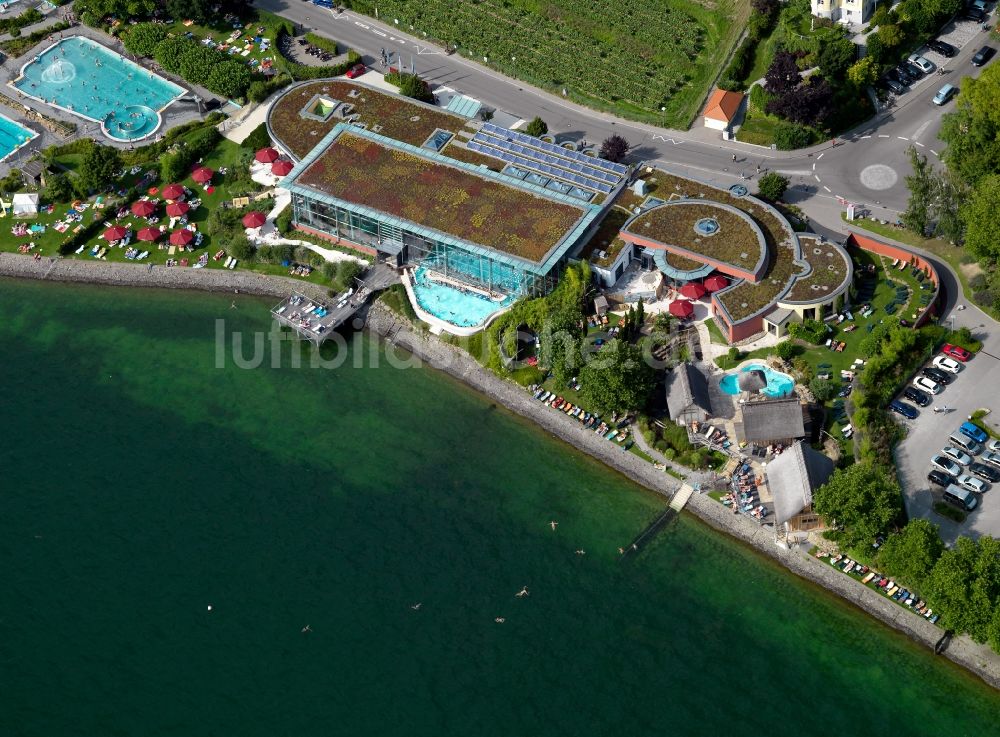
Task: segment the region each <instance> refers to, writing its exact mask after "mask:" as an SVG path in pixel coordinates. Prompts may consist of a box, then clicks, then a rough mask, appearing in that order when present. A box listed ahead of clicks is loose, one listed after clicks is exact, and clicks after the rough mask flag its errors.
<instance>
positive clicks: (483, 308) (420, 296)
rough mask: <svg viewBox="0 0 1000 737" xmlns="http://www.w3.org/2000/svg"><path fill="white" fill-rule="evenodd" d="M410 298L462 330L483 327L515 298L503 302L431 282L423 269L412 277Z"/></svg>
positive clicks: (511, 296)
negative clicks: (412, 296) (411, 296)
mask: <svg viewBox="0 0 1000 737" xmlns="http://www.w3.org/2000/svg"><path fill="white" fill-rule="evenodd" d="M413 294H414V296H415V297H416V298H417V302H418V303H420V306H421V307H422V308H423V309H424V310H426V311H427V312H429V313H431V314H432V315H434V316H435V317H437V318H440V319H441V320H444V321H445V322H449V323H451V324H452V325H456V326H457V327H461V328H470V327H474V326H476V325H482V324H483V323H484V322H486V319H487V318H488V317H489V316H490V315H492V314H493V313H494V312H496V311H497V310H502V309H503V308H505V307H507V306H509V305H510V304H511V303H512V302H513V301H514V300H515V297H514V295H509V296H508V297H507V298H506V299H504V301H502V302H495V301H494V300H492V299H487V298H486V297H484V296H482V295H479V294H476V293H475V292H471V291H470V292H467V291H464V290H461V289H456V288H454V287H450V286H448V285H446V284H441V283H440V282H436V281H433V280H431V279H430V278H429V275H428V271H427V269H425V268H424V267H423V266H421V267H420V268H418V269H417V270H416V271H415V272H414V273H413Z"/></svg>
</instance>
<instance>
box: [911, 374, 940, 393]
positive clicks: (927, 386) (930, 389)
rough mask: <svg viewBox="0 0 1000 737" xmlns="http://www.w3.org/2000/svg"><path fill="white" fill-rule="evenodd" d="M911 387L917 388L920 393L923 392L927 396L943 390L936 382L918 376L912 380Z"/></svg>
mask: <svg viewBox="0 0 1000 737" xmlns="http://www.w3.org/2000/svg"><path fill="white" fill-rule="evenodd" d="M913 386H915V387H917V389H920V390H921V391H925V392H927V393H928V394H940V393H941V390H942V389H944V387H943V386H941V385H940V384H938V383H937V382H936V381H932V380H931V379H928V378H927V377H926V376H918V377H917V378H915V379H914V380H913Z"/></svg>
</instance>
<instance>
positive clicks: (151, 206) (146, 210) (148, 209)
mask: <svg viewBox="0 0 1000 737" xmlns="http://www.w3.org/2000/svg"><path fill="white" fill-rule="evenodd" d="M154 212H156V203H155V202H153V201H152V200H139V201H138V202H133V203H132V214H133V215H135V216H136V217H140V218H148V217H149V216H150V215H152V214H153V213H154Z"/></svg>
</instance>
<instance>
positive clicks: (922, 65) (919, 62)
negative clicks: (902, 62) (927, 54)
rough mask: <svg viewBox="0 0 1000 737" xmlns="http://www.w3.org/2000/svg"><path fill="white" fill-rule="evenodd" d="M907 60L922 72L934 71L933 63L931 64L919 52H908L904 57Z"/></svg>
mask: <svg viewBox="0 0 1000 737" xmlns="http://www.w3.org/2000/svg"><path fill="white" fill-rule="evenodd" d="M906 60H907V61H908V62H910V63H911V64H913V65H914V66H915V67H917V68H918V69H920V71H922V72H923V73H924V74H930V73H931V72H933V71H934V65H933V64H931V63H930V62H929V61H927V59H925V58H924V57H922V56H921V55H920V54H910V56H909V57H908V58H907V59H906Z"/></svg>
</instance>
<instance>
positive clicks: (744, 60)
mask: <svg viewBox="0 0 1000 737" xmlns="http://www.w3.org/2000/svg"><path fill="white" fill-rule="evenodd" d="M756 47H757V42H756V41H754V40H752V39H751V38H749V37H747V38H745V39H743V43H741V44H740V45H739V46H738V47H737V49H736V51H734V52H733V58H732V59H731V60H730V62H729V66H727V67H726V71H724V72H723V73H722V79H721V81H720V82H719V87H721V88H722V89H724V90H734V91H735V90H741V89H743V87H744V85H745V84H746V77H747V74H749V73H750V68H751V65H752V64H753V55H754V50H755V49H756Z"/></svg>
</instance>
